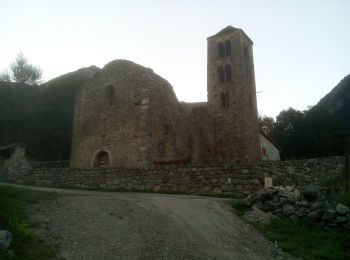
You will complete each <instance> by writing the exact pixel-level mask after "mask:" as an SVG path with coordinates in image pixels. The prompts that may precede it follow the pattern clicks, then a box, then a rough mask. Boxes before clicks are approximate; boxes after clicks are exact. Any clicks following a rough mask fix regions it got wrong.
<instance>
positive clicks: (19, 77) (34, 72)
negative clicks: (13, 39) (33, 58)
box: [0, 52, 43, 85]
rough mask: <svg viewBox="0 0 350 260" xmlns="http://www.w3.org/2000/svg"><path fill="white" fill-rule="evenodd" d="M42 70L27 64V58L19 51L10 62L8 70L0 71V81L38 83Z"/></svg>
mask: <svg viewBox="0 0 350 260" xmlns="http://www.w3.org/2000/svg"><path fill="white" fill-rule="evenodd" d="M42 74H43V72H42V70H41V68H40V67H38V66H35V65H33V64H29V63H28V61H27V58H26V57H25V56H24V54H23V53H22V52H20V53H19V54H18V55H17V57H16V59H15V60H14V61H13V62H12V63H11V64H10V71H8V70H5V71H3V72H2V73H0V81H6V82H9V81H11V80H12V81H14V82H18V83H22V84H26V85H38V84H40V83H41V81H42V80H41V79H42Z"/></svg>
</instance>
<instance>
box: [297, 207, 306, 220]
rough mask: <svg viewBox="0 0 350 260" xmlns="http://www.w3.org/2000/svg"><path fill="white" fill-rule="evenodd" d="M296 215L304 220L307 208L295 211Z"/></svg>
mask: <svg viewBox="0 0 350 260" xmlns="http://www.w3.org/2000/svg"><path fill="white" fill-rule="evenodd" d="M295 215H297V216H298V217H300V218H302V217H304V216H305V215H306V212H305V208H303V207H300V208H299V209H298V210H297V211H295Z"/></svg>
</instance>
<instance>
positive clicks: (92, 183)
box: [7, 156, 345, 194]
mask: <svg viewBox="0 0 350 260" xmlns="http://www.w3.org/2000/svg"><path fill="white" fill-rule="evenodd" d="M344 167H345V160H344V157H340V156H337V157H327V158H317V159H309V160H295V161H280V162H264V163H262V164H255V165H232V166H205V165H201V166H198V165H182V166H170V165H168V166H152V167H145V168H138V169H131V168H94V169H73V168H35V167H33V168H28V167H26V168H24V169H22V168H14V169H12V170H11V171H10V172H8V174H7V181H10V182H15V183H27V184H35V185H43V186H72V187H78V188H103V189H109V190H117V189H119V190H120V189H123V190H150V191H160V192H181V193H194V194H237V193H240V194H249V193H251V192H254V191H256V190H258V189H261V188H262V187H263V178H264V176H271V177H272V178H273V184H274V185H284V186H292V185H294V186H304V185H310V184H314V185H315V184H322V183H324V182H326V181H328V180H330V179H333V178H335V177H339V176H341V175H342V174H343V172H344Z"/></svg>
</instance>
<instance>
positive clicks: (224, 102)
mask: <svg viewBox="0 0 350 260" xmlns="http://www.w3.org/2000/svg"><path fill="white" fill-rule="evenodd" d="M220 96H221V106H222V107H229V106H230V97H229V94H228V92H227V91H226V93H221V94H220Z"/></svg>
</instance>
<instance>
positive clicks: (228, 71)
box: [225, 64, 232, 82]
mask: <svg viewBox="0 0 350 260" xmlns="http://www.w3.org/2000/svg"><path fill="white" fill-rule="evenodd" d="M225 78H226V82H230V81H231V80H232V76H231V66H230V65H229V64H226V66H225Z"/></svg>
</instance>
